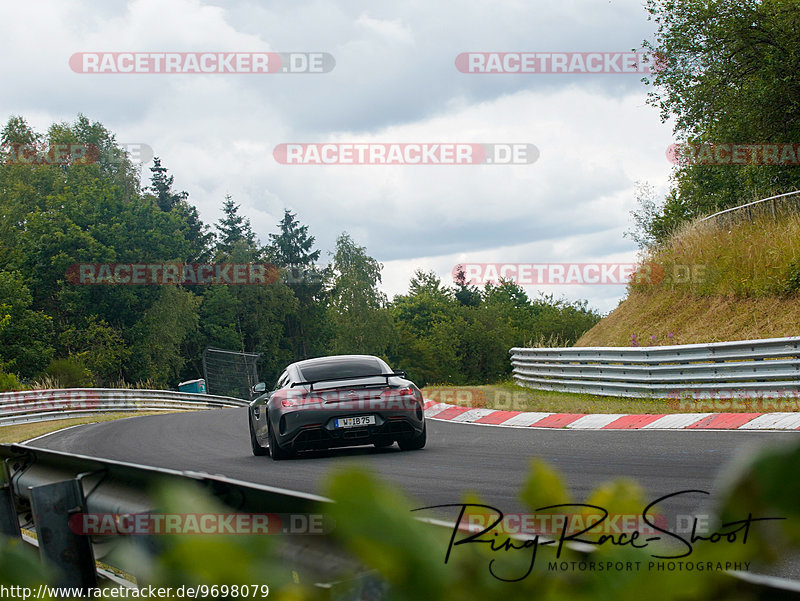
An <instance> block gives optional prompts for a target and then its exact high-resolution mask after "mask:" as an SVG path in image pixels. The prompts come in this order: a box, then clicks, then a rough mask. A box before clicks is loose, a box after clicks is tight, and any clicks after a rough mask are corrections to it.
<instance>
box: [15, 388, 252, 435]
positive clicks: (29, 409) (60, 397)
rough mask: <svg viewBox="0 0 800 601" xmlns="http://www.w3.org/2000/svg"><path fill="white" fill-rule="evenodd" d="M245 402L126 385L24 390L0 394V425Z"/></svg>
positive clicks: (231, 405) (196, 408) (221, 397)
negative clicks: (107, 413) (108, 413)
mask: <svg viewBox="0 0 800 601" xmlns="http://www.w3.org/2000/svg"><path fill="white" fill-rule="evenodd" d="M245 405H247V401H244V400H242V399H235V398H232V397H224V396H213V395H208V394H194V393H188V392H173V391H170V390H140V389H124V388H123V389H115V388H64V389H58V390H23V391H20V392H6V393H2V394H0V426H7V425H11V424H22V423H33V422H39V421H48V420H55V419H68V418H73V417H88V416H91V415H94V414H96V413H106V412H129V411H175V410H178V411H193V410H198V409H219V408H223V407H243V406H245Z"/></svg>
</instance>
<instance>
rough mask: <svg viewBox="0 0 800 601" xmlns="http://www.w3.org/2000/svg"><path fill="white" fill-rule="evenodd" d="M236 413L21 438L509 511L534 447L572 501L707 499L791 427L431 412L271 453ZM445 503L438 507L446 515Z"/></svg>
mask: <svg viewBox="0 0 800 601" xmlns="http://www.w3.org/2000/svg"><path fill="white" fill-rule="evenodd" d="M246 419H247V416H246V412H245V409H244V408H241V409H224V410H214V411H198V412H185V413H172V414H166V415H152V416H142V417H132V418H126V419H120V420H113V421H109V422H103V423H97V424H87V425H83V426H76V427H73V428H69V429H66V430H63V431H61V432H55V433H53V434H50V435H47V436H44V437H42V438H39V439H36V440H34V441H32V442H31V443H30V445H31V446H35V447H42V448H47V449H53V450H60V451H66V452H70V453H78V454H81V455H89V456H95V457H102V458H107V459H116V460H120V461H128V462H132V463H139V464H144V465H150V466H157V467H166V468H172V469H177V470H192V471H198V472H207V473H209V474H222V475H225V476H228V477H231V478H236V479H239V480H244V481H248V482H257V483H262V484H268V485H271V486H277V487H281V488H287V489H290V490H297V491H303V492H308V493H314V494H323V495H324V494H325V481H326V478H327V477H328V476H329V474H330V473H331V472H332V471H333V470H335V469H336V468H337V467H341V466H344V465H353V464H357V465H362V466H366V467H368V468H370V469H371V470H373V471H374V472H375V473H377V474H379V475H381V476H382V477H384V478H386V479H388V480H390V481H392V482H394V483H395V484H397V485H398V486H400V487H401V488H402V489H404V490H405V491H406V493H407V494H409V495H410V496H411V497H412V498H413V500H414V502H415V503H416V502H418V505H419V506H420V507H421V506H426V505H436V504H445V503H458V502H460V501H461V500H462V499H463V495H464V493H465V492H476V493H478V495H479V496H480V497H481V498H482V499H483V500H484V502H487V503H489V504H490V505H493V506H495V507H497V508H499V509H500V510H502V511H504V512H506V513H509V512H518V511H524V509H525V508H524V507H523V505H522V503H521V502H520V501H519V499H518V498H517V493H518V491H519V490H520V488H521V486H522V483H523V481H524V478H525V475H526V474H527V471H528V463H529V461H530V459H531V458H532V457H541V458H543V459H545V460H546V461H548V462H549V463H550V464H551V465H553V466H555V467H556V468H558V470H560V472H561V473H562V474H563V475H564V476H565V478H566V480H567V484H568V486H569V487H570V490H571V492H572V495H573V500H575V501H577V502H579V501H583V500H584V499H585V498H586V496H587V495H588V493H589V492H590V491H591V490H592V488H594V487H595V486H596V485H597V484H599V483H601V482H606V481H608V480H611V479H614V478H617V477H629V478H633V479H635V480H637V481H638V482H639V483H640V484H641V485H642V486H643V487H644V489H645V491H646V493H647V495H648V501H650V500H655V499H657V498H659V497H662V496H664V495H668V494H671V493H675V492H678V491H682V490H688V489H699V490H706V491H709V492H711V493H712V495H711V497H710V499H713V493H714V492H715V491H716V490H717V478H718V477H719V476H720V474H721V472H722V471H723V468H724V467H725V465H726V464H727V463H728V462H729V460H730V459H731V458H732V457H733V456H734V455H735V454H736V453H737V452H739V451H745V452H746V450H747V449H748V448H750V447H758V446H764V445H767V444H772V443H780V442H782V441H783V442H785V441H791V440H797V437H798V433H794V432H753V431H708V430H691V431H686V430H678V431H654V430H630V431H612V430H607V431H586V430H566V429H557V430H547V429H533V428H502V427H493V426H480V425H470V424H460V423H449V422H443V421H436V420H429V421H428V445H427V446H426V448H425V449H423V450H421V451H407V452H403V451H400V450H399V449H398V448H397V446H396V445H395V446H393V447H392V448H389V449H380V450H379V449H375V448H373V447H354V448H349V449H338V450H333V451H325V452H311V453H306V454H301V455H300V456H299V458H297V459H293V460H289V461H280V462H276V461H273V460H272V459H271V458H269V457H254V456H253V455H252V453H251V451H250V440H249V435H248V430H247V422H246ZM708 500H709V498H707V497H704V496H703V495H700V494H693V495H682V496H681V497H678V498H675V499H672V500H671V501H669V502H667V503H664V504H662V505H660V507H661V508H662V511H663V512H664V513H665V514H667V516H670V522H672V516H673V515H674V514H684V515H690V514H700V513H704V509H703V507H705V506H707V503H708ZM642 509H644V508H642ZM455 511H456V510H455V509H454V510H448V512H447V513H444V512H441V513H437V514H436V516H437V517H441V518H446V519H450V520H453V519H455V517H456V514H455V513H454V512H455ZM429 515H432V514H429ZM777 573H778V574H780V575H781V576H784V577H790V578H793V579H799V580H800V567H798V563H797V562H796V561H794V560H792V561H789V560H787V561H785V562H783V565H781V566H780V568H778V569H777Z"/></svg>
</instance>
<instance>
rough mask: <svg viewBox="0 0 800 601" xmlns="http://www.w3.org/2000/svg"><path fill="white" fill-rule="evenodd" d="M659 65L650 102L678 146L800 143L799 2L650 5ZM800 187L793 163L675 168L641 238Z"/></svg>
mask: <svg viewBox="0 0 800 601" xmlns="http://www.w3.org/2000/svg"><path fill="white" fill-rule="evenodd" d="M645 9H646V10H647V11H648V13H649V15H650V18H651V19H653V20H654V21H655V23H656V25H657V26H658V31H657V33H656V36H655V40H654V41H653V42H648V41H645V42H644V46H645V48H647V49H649V50H650V51H652V52H653V53H655V55H656V56H657V57H658V65H659V68H658V69H657V70H656V72H655V73H654V74H653V75H652V77H648V78H645V81H646V82H647V83H648V84H650V85H652V86H653V90H652V91H651V92H650V93H649V103H650V104H651V105H653V106H655V107H657V108H658V109H659V110H660V113H661V118H662V120H663V121H667V120H668V119H674V120H675V128H674V131H675V134H676V136H677V138H678V140H677V141H678V142H681V143H689V144H705V143H709V144H730V143H734V144H742V145H744V144H761V143H773V144H774V143H781V142H787V143H794V142H796V141H797V140H798V136H800V110H798V109H800V52H798V50H797V48H798V47H800V4H798V3H797V2H795V1H793V0H680V1H678V0H647V2H646V3H645ZM798 186H800V172H798V169H797V167H796V165H734V164H731V165H720V166H712V165H702V164H688V165H679V166H678V168H677V169H676V171H675V174H674V189H673V192H672V193H671V194H670V195H669V196H668V197H667V199H666V202H665V203H664V206H663V209H662V210H661V211H660V212H659V213H658V214H656V215H651V216H650V217H649V219H650V224H649V225H648V226H646V227H644V228H640V231H644V232H648V233H649V234H653V235H655V236H656V241H660V240H663V239H664V238H665V237H666V236H667V235H668V234H669V233H671V232H672V231H673V230H674V229H675V227H677V226H678V225H679V224H680V223H682V222H683V221H686V220H687V219H691V218H693V217H695V216H697V215H700V214H704V213H711V212H715V211H718V210H721V209H724V208H727V207H730V206H734V205H738V204H742V203H743V202H746V201H747V200H752V199H754V198H758V197H764V196H767V195H770V194H772V193H776V192H782V191H789V190H795V189H797V188H798Z"/></svg>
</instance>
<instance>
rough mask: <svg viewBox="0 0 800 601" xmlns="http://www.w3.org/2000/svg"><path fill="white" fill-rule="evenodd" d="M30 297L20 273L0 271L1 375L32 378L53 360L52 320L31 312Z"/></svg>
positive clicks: (40, 313) (31, 300)
mask: <svg viewBox="0 0 800 601" xmlns="http://www.w3.org/2000/svg"><path fill="white" fill-rule="evenodd" d="M32 303H33V297H32V295H31V293H30V290H29V289H28V288H27V286H25V284H24V282H23V279H22V275H21V274H20V273H19V272H8V271H0V371H6V372H14V373H16V374H18V375H19V376H22V377H23V378H31V377H33V376H35V375H37V374H38V373H39V372H40V371H42V370H43V369H45V368H46V367H47V365H48V364H49V362H50V359H51V358H52V356H53V352H54V349H53V348H52V346H51V345H50V342H51V338H52V319H51V318H50V316H48V315H45V314H44V313H42V312H40V311H34V310H32V309H31V308H30V307H31V304H32Z"/></svg>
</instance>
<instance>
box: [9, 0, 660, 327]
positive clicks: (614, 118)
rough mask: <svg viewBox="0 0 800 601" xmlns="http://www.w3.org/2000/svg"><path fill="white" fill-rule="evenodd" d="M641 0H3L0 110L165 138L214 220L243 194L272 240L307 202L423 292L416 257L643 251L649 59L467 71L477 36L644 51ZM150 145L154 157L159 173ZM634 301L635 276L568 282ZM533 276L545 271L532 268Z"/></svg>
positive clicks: (325, 238) (544, 45) (164, 147)
mask: <svg viewBox="0 0 800 601" xmlns="http://www.w3.org/2000/svg"><path fill="white" fill-rule="evenodd" d="M653 31H654V25H653V23H652V22H650V21H648V20H647V14H646V12H645V11H644V9H643V8H642V7H641V0H611V1H609V0H560V1H559V2H556V3H552V2H545V1H543V0H538V1H528V2H524V1H521V0H492V1H491V2H488V1H481V0H476V1H472V2H468V3H467V2H464V3H455V2H441V3H431V2H423V1H416V0H409V1H406V2H401V3H392V5H389V4H388V3H387V4H386V5H384V4H381V3H374V2H366V1H363V2H362V1H356V0H354V1H349V2H314V1H293V2H269V3H267V2H247V1H238V0H232V1H230V2H208V1H201V0H135V1H130V2H124V1H121V0H107V1H105V2H88V1H86V0H56V1H37V2H30V3H22V2H16V3H12V2H5V3H3V4H2V5H0V50H1V51H2V59H0V77H2V81H3V84H4V85H2V86H0V118H2V120H3V121H5V120H6V119H7V118H8V117H9V116H10V115H14V114H18V115H23V116H24V117H25V118H26V119H27V120H28V122H29V123H30V124H31V125H32V126H34V127H35V128H36V129H39V130H41V131H44V130H45V129H46V128H47V127H48V126H49V125H50V124H51V123H53V122H56V121H65V120H66V121H72V120H74V119H75V117H76V115H77V114H78V113H83V114H85V115H86V116H87V117H89V118H90V119H92V120H97V121H100V122H102V123H103V124H104V125H105V126H106V127H107V128H109V129H110V130H112V131H113V132H115V133H116V134H117V140H118V141H120V142H125V143H145V144H148V145H149V146H151V147H152V148H153V149H154V151H155V154H156V155H157V156H160V157H161V159H162V163H163V164H164V166H166V167H167V168H168V169H169V170H170V172H171V173H172V175H174V177H175V185H176V188H177V189H180V190H186V191H188V192H189V195H190V200H191V202H193V203H194V204H195V205H196V206H197V207H198V208H199V210H200V213H201V215H202V217H203V219H204V220H205V221H206V222H209V223H212V222H214V221H216V220H217V219H218V218H219V216H220V206H221V203H222V200H223V198H224V196H225V194H231V195H232V196H233V198H234V200H235V201H236V202H238V203H240V204H241V207H242V209H241V210H242V213H243V214H245V215H246V216H248V217H249V218H250V220H251V222H252V224H253V227H254V229H255V231H256V233H257V234H258V235H259V237H260V239H261V240H262V241H263V242H266V240H267V235H268V234H269V233H270V232H274V231H275V229H276V224H277V222H278V221H279V219H280V218H281V217H282V214H283V209H284V208H289V209H290V210H292V211H294V212H296V213H297V214H298V217H299V219H300V220H301V221H302V222H303V223H306V224H308V225H309V226H310V230H311V233H312V234H313V235H314V236H316V238H317V242H318V245H319V247H320V248H321V249H322V250H323V255H325V254H326V253H327V252H328V251H331V250H332V249H333V247H334V243H335V239H336V236H337V235H339V234H340V233H341V232H343V231H347V232H349V233H350V234H351V235H352V236H353V237H354V239H355V240H356V241H357V242H358V243H360V244H362V245H364V246H366V247H367V250H368V252H369V253H370V255H372V256H374V257H376V258H377V259H378V260H380V261H381V262H382V263H383V264H384V272H383V274H384V282H383V283H384V289H385V291H386V292H387V293H388V294H389V295H390V296H391V295H392V294H395V293H399V292H404V291H405V290H406V288H407V284H408V280H409V278H410V277H411V275H412V274H413V272H414V270H415V269H417V268H424V269H432V270H434V271H436V272H437V273H438V274H439V275H440V276H441V277H442V278H443V279H445V280H449V279H450V278H451V276H450V274H451V271H452V269H453V266H454V265H456V264H458V263H472V262H474V263H489V262H499V263H550V262H555V263H566V262H615V261H620V262H626V261H633V260H635V257H636V246H635V244H634V243H633V242H631V241H630V240H629V239H626V238H623V232H624V231H626V230H628V229H630V228H631V219H630V211H631V210H632V209H633V208H635V206H636V203H635V197H634V183H635V182H636V181H646V182H649V183H650V184H651V185H653V186H654V187H655V188H656V190H658V191H659V192H663V191H664V190H666V187H667V185H668V179H669V175H670V171H671V164H670V163H669V162H668V160H667V159H666V156H665V150H666V148H667V147H668V146H669V145H670V144H671V143H672V136H671V126H670V124H662V123H661V122H660V119H659V115H658V111H657V110H656V109H654V108H653V107H650V106H648V105H647V104H646V96H647V91H648V89H647V87H646V86H645V85H644V84H643V83H642V82H641V76H640V75H637V74H597V75H587V74H552V75H546V74H491V75H487V74H467V73H462V72H459V70H458V69H457V68H456V67H455V64H454V61H455V57H456V56H457V55H458V54H460V53H462V52H471V51H484V52H507V51H526V52H548V51H549V52H594V51H599V52H626V51H630V50H632V49H634V48H637V49H638V48H640V47H641V42H642V40H643V39H645V38H647V39H650V38H652V35H653ZM164 51H170V52H212V51H213V52H266V51H270V52H290V51H292V52H327V53H329V54H330V55H332V56H333V57H334V58H335V61H336V65H335V68H334V69H333V70H332V71H331V72H329V73H326V74H303V75H298V74H282V73H277V74H239V73H234V74H219V73H217V74H142V73H131V74H86V73H76V72H74V71H73V70H72V69H71V68H70V64H69V59H70V57H71V56H72V55H73V54H74V53H78V52H164ZM330 141H334V142H373V143H374V142H382V143H391V142H429V143H438V142H471V143H527V144H534V145H535V146H536V147H537V148H538V149H539V152H540V157H539V159H538V160H537V161H536V162H534V163H532V164H525V165H513V166H512V165H461V166H432V165H424V166H421V165H392V166H376V165H367V166H365V165H357V166H353V165H326V166H313V165H282V164H279V163H277V162H276V160H275V159H274V158H273V154H272V153H273V149H274V148H275V146H277V145H278V144H281V143H287V142H320V143H321V142H330ZM148 166H149V165H148V164H146V165H144V173H145V175H147V176H149V171H147V169H146V168H147V167H148ZM547 290H548V291H551V292H553V293H555V294H556V296H562V295H563V296H564V297H566V298H568V299H577V298H588V299H589V301H590V304H591V305H592V306H594V307H595V308H598V309H600V310H602V311H609V310H611V309H613V308H614V307H615V306H616V304H617V302H618V300H619V299H620V298H621V297H622V296H623V295H624V293H625V289H624V286H575V285H570V286H552V287H549V288H547ZM528 291H529V293H530V294H532V295H536V293H537V291H536V290H535V289H531V288H528Z"/></svg>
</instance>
